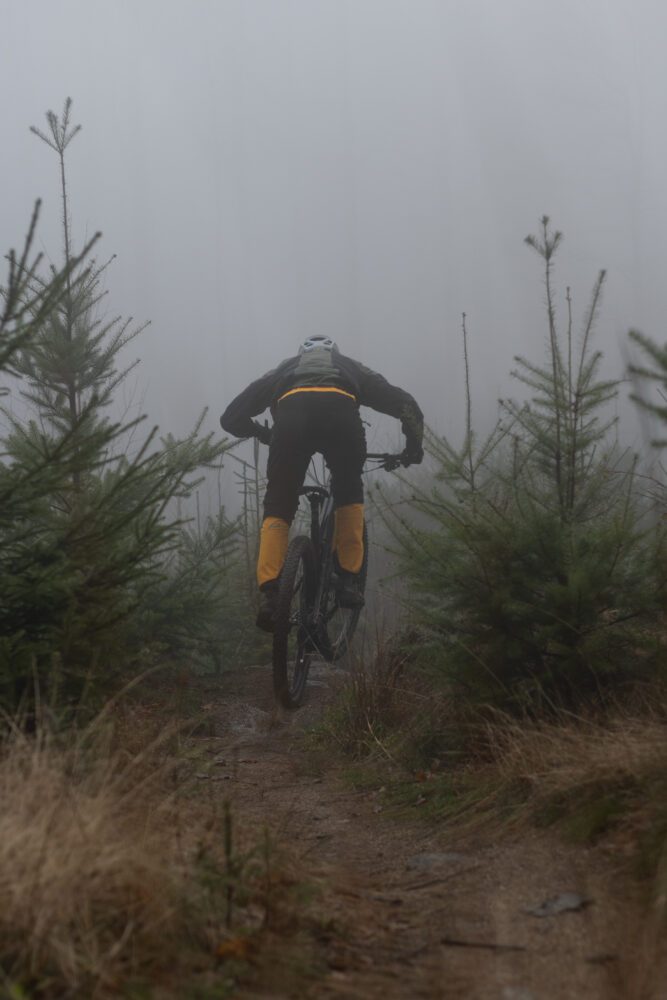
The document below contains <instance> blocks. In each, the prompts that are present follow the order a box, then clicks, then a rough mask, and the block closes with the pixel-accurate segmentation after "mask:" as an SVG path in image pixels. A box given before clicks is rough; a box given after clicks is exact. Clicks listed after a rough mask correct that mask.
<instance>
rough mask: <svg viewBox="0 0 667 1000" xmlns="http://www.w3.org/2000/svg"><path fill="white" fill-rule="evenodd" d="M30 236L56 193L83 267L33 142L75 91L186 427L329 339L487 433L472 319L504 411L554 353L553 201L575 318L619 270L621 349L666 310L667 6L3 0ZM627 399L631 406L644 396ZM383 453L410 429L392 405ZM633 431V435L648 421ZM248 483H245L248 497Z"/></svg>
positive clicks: (614, 344)
mask: <svg viewBox="0 0 667 1000" xmlns="http://www.w3.org/2000/svg"><path fill="white" fill-rule="evenodd" d="M0 9H1V11H2V23H3V31H2V35H1V36H0V85H1V88H2V93H3V95H4V98H5V100H4V102H3V145H4V146H5V155H4V156H2V157H1V158H0V185H1V189H2V192H3V198H2V207H1V209H0V211H1V213H2V214H1V216H0V219H1V222H2V225H1V231H2V236H3V246H4V248H5V250H6V249H8V247H9V246H15V245H17V244H18V243H19V242H20V241H21V239H22V237H23V234H24V232H25V229H26V226H27V222H28V219H29V215H30V211H31V207H32V204H33V202H34V199H35V198H36V197H38V196H40V197H42V198H43V200H44V206H43V212H42V219H41V224H40V229H39V240H40V243H41V245H42V247H43V249H44V250H45V251H46V252H47V253H48V255H50V257H51V258H53V259H59V255H60V252H61V247H60V241H61V236H60V230H59V223H60V204H59V198H58V184H59V177H58V173H57V169H56V165H55V163H54V161H53V160H52V159H51V158H50V156H49V151H48V150H47V149H45V147H44V146H43V145H42V144H40V143H39V142H38V140H37V139H36V138H35V137H34V136H33V135H31V134H30V132H29V126H30V125H38V126H41V125H42V124H43V121H44V113H45V111H46V110H47V109H49V108H53V109H54V110H55V111H58V112H59V111H60V109H61V107H62V104H63V101H64V99H65V97H66V96H68V95H69V96H71V97H72V98H73V101H74V106H73V119H74V121H75V122H76V123H79V122H80V123H81V124H82V125H83V131H82V133H81V135H80V136H79V137H77V139H76V141H75V142H74V143H73V144H72V147H71V149H70V151H69V153H68V170H69V174H68V184H69V196H70V199H71V218H72V226H73V233H74V238H75V242H76V244H77V245H78V246H81V245H82V243H83V241H84V240H85V238H86V235H89V234H91V233H92V232H93V231H95V230H97V229H101V230H102V232H103V240H102V243H101V246H100V249H99V256H100V258H102V257H105V256H110V255H111V254H116V255H117V259H116V260H115V261H114V263H113V265H112V267H111V268H110V269H109V271H108V273H107V275H108V276H107V286H108V291H109V295H108V305H107V308H108V310H109V312H110V313H113V314H115V313H121V314H123V315H131V316H133V317H134V318H135V321H136V322H143V321H144V320H147V319H150V321H151V325H150V327H149V328H148V330H147V331H146V332H145V333H144V334H143V335H142V336H141V338H140V339H139V340H138V341H135V342H134V343H133V344H132V345H131V346H130V347H129V348H128V351H129V352H130V357H129V358H128V360H131V359H132V358H133V357H140V358H141V361H142V364H141V366H140V367H139V369H138V374H137V376H136V379H135V381H134V384H133V387H131V388H130V389H128V390H127V391H126V398H125V399H124V400H123V404H124V405H128V406H131V407H135V408H138V409H140V410H142V411H145V412H146V413H147V414H148V418H149V421H150V422H151V423H153V422H156V423H158V424H159V425H160V427H161V430H162V431H164V432H172V433H183V432H185V431H187V429H188V428H189V427H190V426H191V425H192V424H193V423H194V421H195V419H196V417H197V416H198V414H199V413H200V412H201V410H202V409H203V408H204V407H208V408H209V413H208V416H207V418H206V420H207V423H206V426H207V427H210V428H216V427H217V422H218V416H219V414H220V413H221V412H222V410H223V409H224V408H225V406H226V405H227V403H228V402H229V401H230V399H231V398H232V397H233V396H234V395H236V394H237V393H238V392H239V391H240V390H241V389H242V388H244V386H245V385H246V384H247V383H248V382H249V381H250V380H252V379H254V378H256V377H257V376H259V375H260V374H262V373H263V372H265V371H266V370H268V369H270V368H272V367H274V366H275V364H277V363H278V362H279V361H280V360H281V359H282V358H284V357H286V356H289V355H290V354H293V353H295V350H296V347H297V345H298V344H299V342H300V340H302V339H303V338H304V337H305V336H307V335H308V334H310V333H312V332H321V333H326V334H328V335H330V336H332V337H334V338H335V339H336V341H337V342H338V344H339V346H340V348H341V350H342V351H343V352H344V353H347V354H349V355H351V356H353V357H355V358H357V359H358V360H360V361H362V362H364V363H365V364H367V365H369V366H370V367H372V368H375V369H376V370H378V371H380V372H381V373H382V374H384V375H385V376H386V377H387V378H388V379H389V380H390V381H392V382H395V383H397V384H399V385H401V386H403V387H404V388H406V389H407V390H408V391H410V392H412V393H413V394H414V395H415V396H416V398H417V399H418V401H419V403H420V405H421V407H422V409H423V410H424V413H425V416H426V419H427V421H428V423H429V424H430V425H431V426H432V427H434V428H435V429H436V430H437V431H438V432H440V433H448V434H451V435H452V436H453V437H456V436H457V435H458V434H461V433H462V428H463V389H462V381H463V380H462V358H461V334H460V324H461V313H462V312H463V311H465V312H466V314H467V324H468V330H469V336H470V355H471V363H472V373H473V395H474V403H475V411H476V414H477V419H478V420H479V422H480V423H481V424H482V425H484V424H487V423H489V422H490V421H491V419H492V418H493V415H494V414H495V412H496V407H497V400H498V397H499V396H502V395H507V394H508V393H509V392H513V391H515V388H513V387H512V384H511V381H510V379H509V375H508V373H509V370H510V369H511V367H512V359H513V356H514V355H516V354H524V355H528V356H530V357H532V358H534V359H535V360H539V359H540V358H541V356H542V350H543V345H544V338H545V334H546V324H545V319H544V310H543V289H542V276H541V272H540V264H539V261H538V260H537V258H536V257H535V256H534V255H533V254H531V252H530V250H529V249H528V248H526V247H525V246H524V244H523V239H524V237H525V236H526V235H527V234H528V233H531V232H535V231H536V230H537V228H538V223H539V219H540V217H541V216H542V215H544V214H548V215H549V216H550V217H551V220H552V223H553V225H554V226H555V227H556V228H558V229H560V230H562V231H563V232H564V234H565V242H564V245H563V249H562V251H561V253H560V255H559V258H558V261H557V268H556V281H557V284H558V289H559V298H558V303H557V305H558V309H559V311H560V316H561V318H562V316H563V315H564V311H565V300H564V292H565V287H566V286H568V285H569V286H571V289H572V295H573V298H574V304H575V320H580V319H581V317H582V316H583V313H584V311H585V307H586V305H587V303H588V297H589V293H590V288H591V286H592V283H593V281H594V279H595V277H596V274H597V272H598V270H599V269H600V268H606V269H607V270H608V274H609V277H608V284H607V288H606V292H605V299H604V305H603V310H602V318H601V321H600V323H599V326H598V330H597V334H596V336H597V346H599V347H600V348H601V349H602V350H603V351H604V352H605V357H606V365H607V368H608V369H609V371H610V372H611V373H612V374H615V375H621V374H622V372H623V368H624V364H625V359H624V350H625V342H626V333H627V330H628V328H629V327H633V326H634V327H638V328H640V329H642V330H643V331H644V332H646V333H648V334H649V335H651V336H653V337H656V338H657V339H658V340H661V339H662V337H663V328H664V327H663V316H664V315H665V313H666V312H667V286H666V283H665V282H664V280H663V276H662V262H663V260H664V259H665V253H666V251H667V246H666V243H667V235H666V234H667V199H666V195H665V189H664V179H663V173H664V170H663V165H664V162H665V157H666V154H667V148H666V147H667V138H666V137H665V132H664V128H663V127H662V123H663V121H664V115H665V110H666V108H665V104H666V103H667V87H665V75H666V71H665V68H664V41H665V30H666V28H667V13H666V12H665V9H664V6H663V5H662V4H659V3H657V2H648V0H644V2H639V3H637V2H633V3H630V2H610V0H588V2H587V3H586V4H580V3H575V2H572V0H565V2H562V3H560V4H558V5H554V4H551V3H547V2H542V0H506V2H505V3H503V4H497V3H495V2H493V0H470V2H467V3H465V4H463V3H459V2H453V0H452V2H444V0H443V2H435V0H433V2H432V0H410V2H407V0H355V2H349V0H283V2H281V3H272V2H270V0H252V2H248V0H237V2H225V0H197V2H196V3H192V4H184V3H175V2H172V0H159V2H158V0H142V2H141V3H136V2H130V0H115V2H114V3H113V4H110V3H103V2H101V0H92V2H91V0H86V2H83V0H61V2H59V3H58V4H52V3H49V2H47V0H30V2H28V3H24V4H16V3H13V2H12V0H2V2H1V3H0ZM621 405H623V404H621ZM365 416H367V417H368V419H369V421H370V423H371V427H370V428H369V431H368V439H369V444H370V445H371V446H372V447H375V448H380V447H384V446H386V445H387V444H388V443H389V444H392V443H393V444H398V443H399V434H398V428H397V426H395V425H394V423H393V422H392V421H388V420H387V419H386V418H376V416H375V415H373V414H366V415H365ZM632 433H634V431H631V435H632ZM228 489H231V490H232V492H233V489H234V487H233V486H231V487H230V486H229V484H227V485H226V486H225V496H226V497H227V502H228V501H229V497H228V496H227V491H228Z"/></svg>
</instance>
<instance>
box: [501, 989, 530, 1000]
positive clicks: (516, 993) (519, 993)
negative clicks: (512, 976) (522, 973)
mask: <svg viewBox="0 0 667 1000" xmlns="http://www.w3.org/2000/svg"><path fill="white" fill-rule="evenodd" d="M500 995H501V997H502V1000H535V994H534V993H531V992H530V990H525V989H524V988H523V986H506V987H505V989H504V990H503V992H502V993H501V994H500Z"/></svg>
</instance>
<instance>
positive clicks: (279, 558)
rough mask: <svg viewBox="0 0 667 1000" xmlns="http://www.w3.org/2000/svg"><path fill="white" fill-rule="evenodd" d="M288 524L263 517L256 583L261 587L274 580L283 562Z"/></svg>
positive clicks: (279, 518)
mask: <svg viewBox="0 0 667 1000" xmlns="http://www.w3.org/2000/svg"><path fill="white" fill-rule="evenodd" d="M288 535H289V524H288V523H287V521H283V519H282V517H265V518H264V521H263V522H262V530H261V532H260V536H259V556H258V558H257V583H258V585H259V586H260V587H262V586H263V585H264V584H265V583H269V582H270V581H271V580H275V579H276V578H277V577H278V576H279V574H280V571H281V569H282V568H283V563H284V562H285V555H286V553H287V537H288Z"/></svg>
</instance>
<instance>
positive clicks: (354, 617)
mask: <svg viewBox="0 0 667 1000" xmlns="http://www.w3.org/2000/svg"><path fill="white" fill-rule="evenodd" d="M325 572H326V574H327V579H326V580H325V581H324V587H323V598H322V608H321V619H322V625H321V627H320V629H319V637H320V653H321V654H322V656H323V657H324V659H325V660H326V661H327V662H328V663H335V662H336V661H337V660H340V658H341V657H342V656H344V655H345V653H347V651H348V649H349V647H350V643H351V642H352V638H353V636H354V633H355V631H356V628H357V625H358V624H359V618H360V616H361V612H362V610H363V608H341V607H338V606H337V599H336V591H335V588H334V586H333V560H329V561H328V567H327V569H326V570H325ZM367 575H368V532H367V531H366V525H365V524H364V559H363V563H362V565H361V569H360V571H359V580H360V590H361V593H362V594H363V593H364V591H365V589H366V577H367Z"/></svg>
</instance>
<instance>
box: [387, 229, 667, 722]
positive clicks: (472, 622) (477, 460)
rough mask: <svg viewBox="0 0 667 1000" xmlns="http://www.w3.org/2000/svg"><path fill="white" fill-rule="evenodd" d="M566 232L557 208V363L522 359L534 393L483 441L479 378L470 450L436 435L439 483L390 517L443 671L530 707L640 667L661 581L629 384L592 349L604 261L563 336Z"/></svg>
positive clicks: (549, 292) (550, 343) (547, 253)
mask: <svg viewBox="0 0 667 1000" xmlns="http://www.w3.org/2000/svg"><path fill="white" fill-rule="evenodd" d="M560 242H561V235H560V233H558V232H552V231H551V229H550V226H549V220H548V219H547V218H546V217H545V218H544V219H542V231H541V235H540V236H539V237H534V236H531V237H529V238H528V239H527V243H528V245H529V246H530V247H532V248H533V249H534V250H535V251H536V252H537V254H538V255H539V256H540V258H541V260H542V262H543V265H544V277H545V287H546V312H547V354H546V362H545V363H544V364H542V365H535V364H533V363H532V362H530V361H528V360H527V359H526V358H523V357H517V358H516V359H515V361H516V368H515V370H514V372H513V375H514V377H515V378H516V379H518V381H519V382H520V383H521V385H522V386H523V387H525V388H527V389H528V390H529V392H530V398H529V400H528V401H527V402H524V403H518V402H515V401H513V400H505V401H501V407H502V410H501V421H500V422H499V423H498V424H497V425H496V427H495V428H494V430H493V431H492V433H491V435H490V436H489V438H488V439H487V440H486V441H484V442H482V443H481V444H480V445H479V446H477V445H476V441H475V437H474V434H473V432H472V426H471V420H470V417H469V414H470V386H469V381H468V382H467V385H468V396H467V399H468V408H467V412H468V419H467V432H466V437H465V441H464V444H463V447H462V448H461V449H456V448H455V447H453V446H452V445H451V444H450V443H449V441H447V439H439V438H437V437H436V436H435V435H433V434H429V436H428V439H427V440H428V448H429V451H430V453H431V455H432V456H433V457H434V459H435V461H436V468H437V473H436V485H435V487H434V488H433V489H432V490H431V491H430V492H429V491H426V490H421V491H415V492H414V496H413V499H412V501H411V502H410V505H409V506H410V516H409V517H403V518H402V519H401V520H400V522H398V523H397V520H396V519H395V518H394V519H393V520H392V519H391V518H389V522H390V524H391V525H392V527H393V530H394V533H395V535H396V537H397V538H398V540H399V542H400V554H401V558H402V563H403V569H404V570H405V572H406V574H407V578H408V580H409V583H410V586H411V590H412V593H413V594H417V595H418V598H417V599H416V600H414V601H412V608H413V613H414V614H415V615H416V617H417V620H418V621H419V622H421V624H422V625H423V626H425V629H426V632H425V643H426V645H427V646H428V648H429V649H430V651H431V653H432V654H433V657H434V660H435V662H436V663H437V664H438V667H439V668H440V669H441V670H443V671H444V672H445V674H446V676H447V677H448V678H449V679H450V680H452V681H454V682H455V683H456V684H457V685H458V686H459V691H460V692H461V693H462V694H463V695H465V696H467V697H470V698H473V699H480V700H484V701H491V702H493V703H496V704H500V705H502V706H504V707H514V708H516V707H521V708H522V709H525V708H527V707H530V708H532V709H534V708H536V707H537V706H544V705H545V704H554V703H567V704H570V705H572V704H576V703H577V702H578V701H579V700H580V699H581V698H584V697H590V696H592V695H599V694H600V693H601V692H602V691H603V690H605V689H606V688H607V687H608V685H610V684H613V683H614V682H616V681H618V680H619V679H621V678H625V679H632V678H633V677H635V676H636V675H637V674H638V672H640V670H641V659H640V657H639V655H638V650H639V648H640V646H641V641H640V640H641V628H640V626H641V624H642V623H643V622H645V621H646V619H647V617H649V616H650V615H651V613H652V612H653V611H654V610H655V607H656V602H655V595H656V589H657V587H658V586H659V580H658V577H657V576H656V574H655V572H654V570H656V568H657V567H656V563H655V561H654V559H653V557H652V554H651V547H650V545H649V544H648V539H647V535H646V526H645V525H643V523H642V510H641V507H640V504H639V503H638V499H637V495H636V493H637V491H636V483H635V474H634V469H635V459H634V457H632V456H629V455H626V454H622V453H619V452H618V450H617V448H616V446H615V444H614V443H613V442H612V441H610V437H611V435H610V431H611V428H612V426H613V420H612V419H611V418H609V417H607V412H608V404H609V402H610V400H612V399H613V398H614V397H615V394H616V392H617V383H616V382H614V381H611V380H605V379H603V378H600V375H599V369H600V364H601V360H602V357H601V354H600V352H599V351H593V350H592V348H591V339H592V335H593V328H594V325H595V322H596V319H597V315H598V311H599V306H600V299H601V293H602V288H603V284H604V279H605V276H604V272H601V273H600V275H599V276H598V279H597V281H596V283H595V285H594V289H593V294H592V298H591V303H590V306H589V309H588V312H587V314H586V316H585V319H584V324H583V331H582V334H581V336H580V337H579V339H578V341H577V340H576V339H575V337H574V335H573V320H572V301H571V296H570V292H569V289H568V291H567V293H566V304H567V325H566V330H565V334H564V335H563V334H561V333H560V332H559V330H558V328H557V322H556V309H555V294H554V289H553V266H554V255H555V253H556V250H557V249H558V247H559V244H560ZM465 336H466V331H465V327H464V347H465V348H466V357H467V344H466V339H465ZM415 515H416V516H415ZM631 650H632V656H630V655H629V653H630V651H631Z"/></svg>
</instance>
